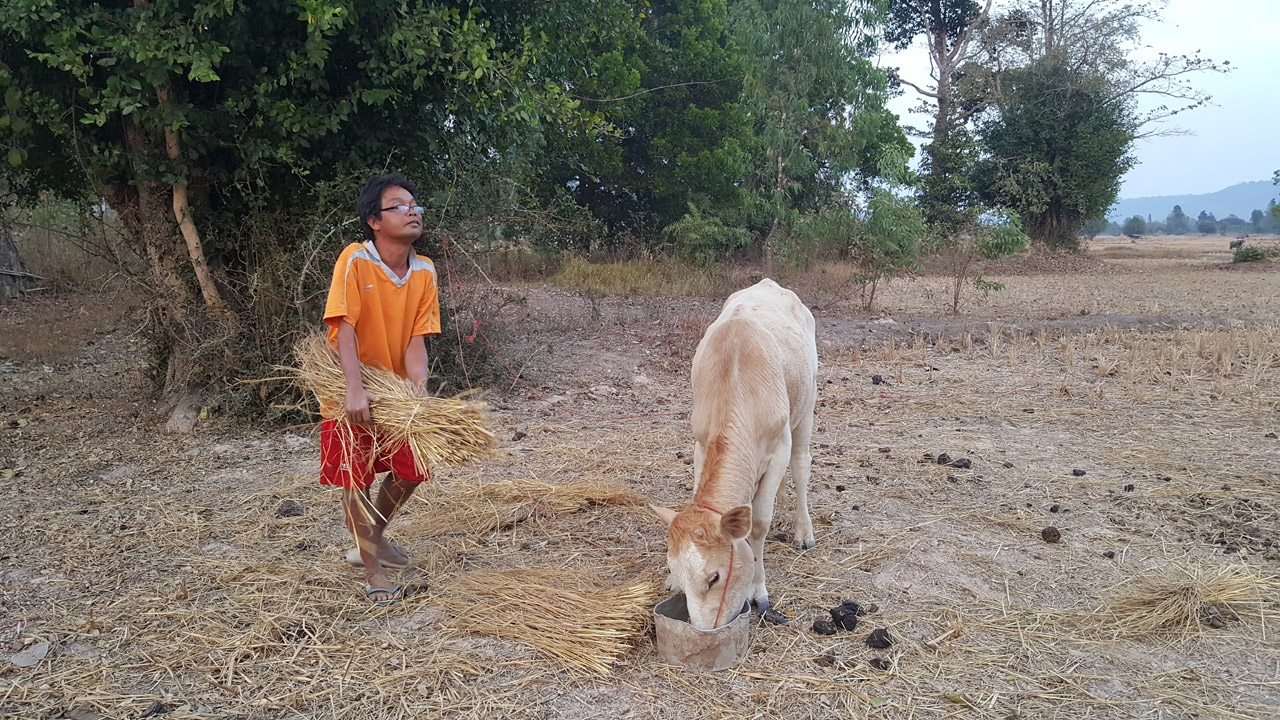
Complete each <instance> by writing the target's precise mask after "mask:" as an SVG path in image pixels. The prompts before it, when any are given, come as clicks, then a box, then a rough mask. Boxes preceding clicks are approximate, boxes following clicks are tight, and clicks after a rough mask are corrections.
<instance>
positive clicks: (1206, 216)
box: [1196, 210, 1218, 235]
mask: <svg viewBox="0 0 1280 720" xmlns="http://www.w3.org/2000/svg"><path fill="white" fill-rule="evenodd" d="M1196 232H1198V233H1200V234H1201V235H1212V234H1214V233H1216V232H1218V219H1217V218H1215V217H1214V216H1213V213H1211V212H1205V211H1204V210H1201V211H1200V214H1199V215H1198V216H1196Z"/></svg>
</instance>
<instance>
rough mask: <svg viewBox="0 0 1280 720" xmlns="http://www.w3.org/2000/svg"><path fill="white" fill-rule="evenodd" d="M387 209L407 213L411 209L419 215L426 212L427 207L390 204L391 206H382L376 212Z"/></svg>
mask: <svg viewBox="0 0 1280 720" xmlns="http://www.w3.org/2000/svg"><path fill="white" fill-rule="evenodd" d="M388 210H395V211H396V212H398V213H407V212H409V211H410V210H412V211H414V212H415V213H417V214H418V215H421V214H422V213H424V212H426V210H427V209H426V208H424V207H422V206H421V205H392V206H391V207H384V208H382V209H381V210H379V211H378V212H386V211H388Z"/></svg>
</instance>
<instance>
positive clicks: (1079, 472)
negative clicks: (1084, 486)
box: [1071, 468, 1085, 477]
mask: <svg viewBox="0 0 1280 720" xmlns="http://www.w3.org/2000/svg"><path fill="white" fill-rule="evenodd" d="M1071 474H1072V475H1075V476H1076V477H1084V476H1085V472H1084V470H1081V469H1080V468H1076V469H1075V470H1072V471H1071Z"/></svg>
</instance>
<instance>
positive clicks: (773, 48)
mask: <svg viewBox="0 0 1280 720" xmlns="http://www.w3.org/2000/svg"><path fill="white" fill-rule="evenodd" d="M880 12H881V8H880V7H879V3H878V2H875V1H874V0H855V1H854V2H845V1H844V0H739V2H735V3H734V4H733V6H732V8H731V18H732V25H731V27H732V33H733V39H734V41H735V43H736V44H737V46H738V47H740V48H741V49H742V53H743V68H744V72H745V76H744V80H743V98H744V100H743V101H744V105H745V106H746V108H747V109H748V112H749V113H750V115H751V117H752V118H753V119H754V121H755V125H754V128H755V136H756V139H757V149H756V151H755V153H754V154H753V155H752V159H751V162H752V165H751V167H750V169H749V172H748V175H747V178H746V186H747V187H748V188H749V189H751V190H752V191H753V192H754V193H755V196H756V198H757V207H758V208H760V210H761V211H762V215H761V218H760V219H761V220H762V221H763V223H764V225H765V228H763V229H764V230H765V241H764V249H765V254H766V259H767V260H768V261H769V262H772V260H773V256H774V244H775V241H777V240H778V239H780V238H781V237H782V236H785V235H787V234H788V233H789V231H790V228H791V227H792V226H793V225H794V224H795V223H796V222H797V221H798V220H799V218H800V216H801V215H802V214H803V213H805V212H815V211H817V210H818V209H819V208H821V207H822V206H823V205H825V204H826V203H827V202H828V201H829V200H831V199H832V198H834V197H835V196H836V195H837V194H838V193H839V192H840V191H841V189H842V186H843V184H844V183H845V182H846V178H847V176H849V175H850V174H853V175H854V176H855V179H856V180H860V181H862V182H864V183H865V182H867V181H869V180H870V179H871V178H875V177H878V176H880V175H881V174H882V168H884V166H885V163H884V161H885V159H886V158H887V157H909V156H910V151H911V150H910V144H909V143H908V141H907V139H906V136H905V135H903V133H902V131H901V129H899V127H898V124H897V118H896V116H895V115H893V114H892V113H891V112H889V111H888V110H887V109H885V107H884V102H885V99H886V98H887V90H888V78H887V76H886V74H885V73H884V71H882V70H880V69H878V68H877V67H875V65H874V64H873V63H872V62H871V61H870V60H869V57H870V56H871V55H873V54H874V53H875V50H876V41H875V38H874V37H873V36H872V35H871V34H870V33H869V32H868V30H870V29H872V28H874V27H875V25H876V23H878V22H879V21H880V20H881V19H882V17H881V14H880Z"/></svg>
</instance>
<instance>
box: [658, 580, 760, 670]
mask: <svg viewBox="0 0 1280 720" xmlns="http://www.w3.org/2000/svg"><path fill="white" fill-rule="evenodd" d="M653 622H654V627H655V628H656V632H657V636H658V655H659V656H660V657H661V658H662V659H663V660H665V661H666V662H668V663H670V664H672V665H683V666H684V667H687V668H689V669H691V670H703V671H711V672H716V671H720V670H727V669H729V668H731V667H734V666H735V665H737V664H738V663H740V662H742V661H743V659H745V658H746V657H747V650H749V649H750V648H751V604H750V603H748V602H744V603H743V604H742V609H741V610H739V611H738V615H737V617H735V618H734V619H732V620H730V621H729V623H728V624H727V625H721V626H720V627H718V628H716V629H714V630H699V629H698V628H696V627H694V626H693V625H691V624H689V606H688V603H687V602H686V598H685V595H684V593H676V594H675V595H672V596H671V597H669V598H667V599H666V600H663V601H662V602H660V603H658V604H657V605H654V606H653Z"/></svg>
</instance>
